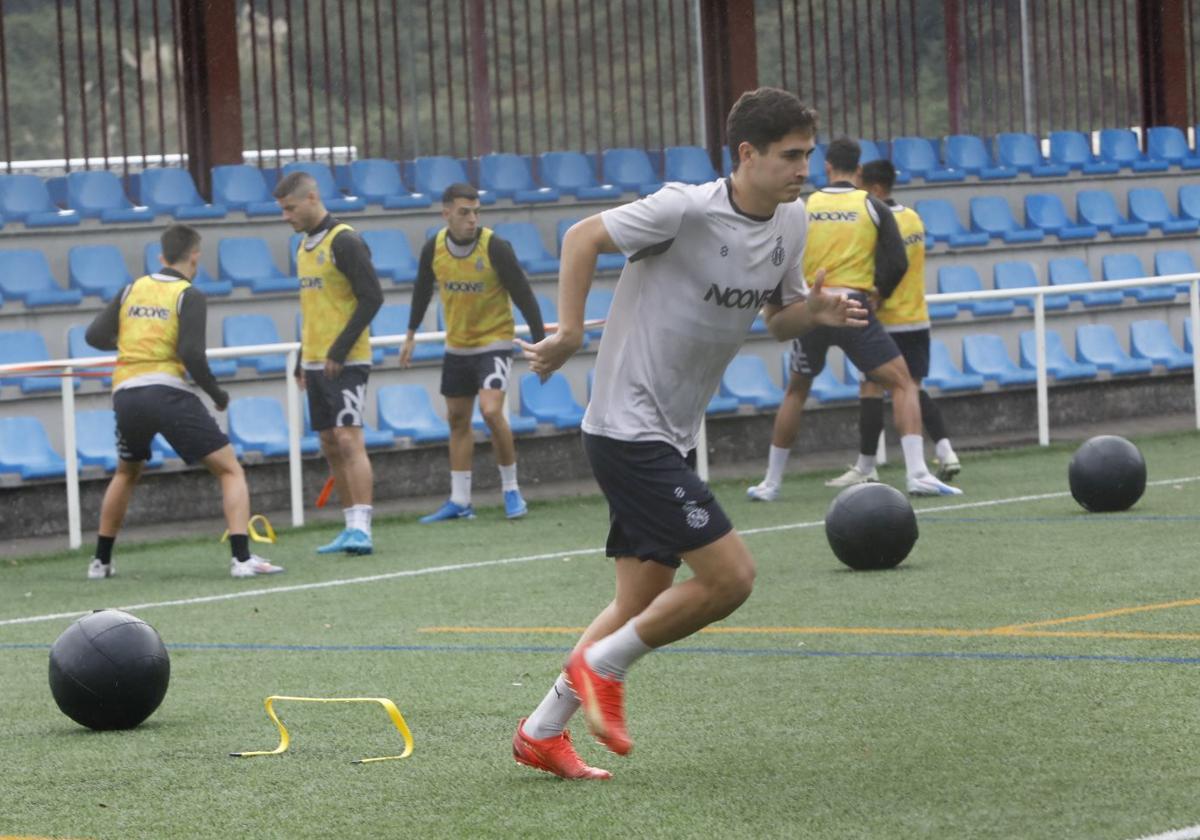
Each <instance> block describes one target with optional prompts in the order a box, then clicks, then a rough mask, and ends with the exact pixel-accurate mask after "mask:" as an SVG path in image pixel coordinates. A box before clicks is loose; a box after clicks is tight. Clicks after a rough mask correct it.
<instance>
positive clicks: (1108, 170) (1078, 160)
mask: <svg viewBox="0 0 1200 840" xmlns="http://www.w3.org/2000/svg"><path fill="white" fill-rule="evenodd" d="M1050 160H1051V161H1053V162H1054V163H1059V164H1062V165H1064V166H1066V167H1068V168H1070V169H1078V170H1082V171H1083V174H1085V175H1114V174H1116V173H1117V172H1119V171H1121V167H1120V166H1119V165H1117V164H1115V163H1112V162H1111V161H1104V160H1100V159H1099V158H1097V157H1096V156H1095V155H1094V154H1092V141H1091V138H1089V137H1088V136H1087V135H1086V134H1083V133H1082V132H1079V131H1052V132H1050Z"/></svg>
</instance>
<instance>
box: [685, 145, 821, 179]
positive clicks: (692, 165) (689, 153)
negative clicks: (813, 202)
mask: <svg viewBox="0 0 1200 840" xmlns="http://www.w3.org/2000/svg"><path fill="white" fill-rule="evenodd" d="M718 177H719V176H718V175H717V170H715V169H713V165H712V161H711V160H709V157H708V152H707V151H705V150H704V149H701V148H700V147H699V146H668V147H667V148H665V149H663V179H664V180H666V181H679V182H682V183H684V184H707V183H708V182H709V181H715V180H717V178H718ZM809 180H812V179H811V177H810V178H809Z"/></svg>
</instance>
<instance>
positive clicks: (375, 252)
mask: <svg viewBox="0 0 1200 840" xmlns="http://www.w3.org/2000/svg"><path fill="white" fill-rule="evenodd" d="M362 238H363V241H364V242H366V243H367V247H368V248H370V249H371V263H372V264H373V265H374V266H375V273H376V274H378V275H379V276H380V277H388V278H391V280H392V281H393V282H394V283H411V282H413V281H414V280H416V279H417V267H418V266H417V258H416V256H414V255H413V252H412V248H411V247H410V246H409V244H408V237H407V236H405V235H404V231H402V230H399V229H398V228H385V229H383V230H364V231H363V232H362ZM293 253H294V252H293Z"/></svg>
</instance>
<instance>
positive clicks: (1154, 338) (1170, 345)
mask: <svg viewBox="0 0 1200 840" xmlns="http://www.w3.org/2000/svg"><path fill="white" fill-rule="evenodd" d="M1129 351H1130V355H1132V356H1133V358H1135V359H1149V360H1150V361H1152V362H1153V363H1154V364H1156V365H1161V366H1163V367H1165V368H1166V369H1167V370H1191V367H1192V354H1191V353H1185V352H1184V351H1182V350H1180V349H1179V345H1178V344H1176V343H1175V339H1173V338H1171V328H1170V327H1168V326H1167V322H1166V321H1159V320H1157V319H1150V320H1145V321H1134V322H1133V323H1132V324H1130V325H1129Z"/></svg>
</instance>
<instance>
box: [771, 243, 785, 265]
mask: <svg viewBox="0 0 1200 840" xmlns="http://www.w3.org/2000/svg"><path fill="white" fill-rule="evenodd" d="M785 256H787V252H786V251H784V250H783V237H782V236H776V237H775V250H773V251H772V252H771V265H776V266H778V265H783V258H784V257H785Z"/></svg>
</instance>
